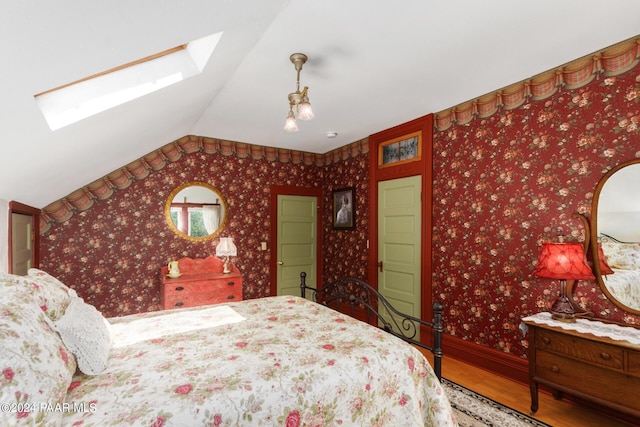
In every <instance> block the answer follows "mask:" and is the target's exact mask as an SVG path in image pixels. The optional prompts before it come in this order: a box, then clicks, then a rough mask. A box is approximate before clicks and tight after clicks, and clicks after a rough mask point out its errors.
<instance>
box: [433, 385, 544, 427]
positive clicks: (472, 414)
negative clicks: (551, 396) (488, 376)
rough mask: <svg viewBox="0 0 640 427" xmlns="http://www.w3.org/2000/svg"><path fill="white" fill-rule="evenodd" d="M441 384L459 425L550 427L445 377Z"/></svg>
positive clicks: (472, 426)
mask: <svg viewBox="0 0 640 427" xmlns="http://www.w3.org/2000/svg"><path fill="white" fill-rule="evenodd" d="M442 385H443V386H444V389H445V392H446V393H447V396H448V397H449V401H450V402H451V406H452V407H453V410H454V412H455V414H456V419H457V420H458V424H459V425H460V427H485V426H494V427H507V426H508V427H531V426H534V427H551V426H550V425H549V424H546V423H543V422H542V421H538V420H536V419H535V418H531V417H530V416H528V415H526V414H523V413H522V412H519V411H516V410H515V409H511V408H509V407H507V406H504V405H502V404H500V403H498V402H496V401H495V400H492V399H489V398H488V397H486V396H483V395H481V394H478V393H475V392H473V391H471V390H469V389H467V388H465V387H462V386H461V385H459V384H456V383H454V382H452V381H449V380H447V379H444V378H443V379H442Z"/></svg>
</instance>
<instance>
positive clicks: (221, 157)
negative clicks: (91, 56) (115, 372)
mask: <svg viewBox="0 0 640 427" xmlns="http://www.w3.org/2000/svg"><path fill="white" fill-rule="evenodd" d="M639 105H640V67H639V66H635V67H631V69H630V70H629V71H627V72H625V73H624V74H620V75H618V76H616V77H611V76H610V77H606V76H604V75H598V76H597V78H595V79H594V80H592V81H591V82H590V83H588V84H586V85H585V86H583V87H581V88H578V89H571V90H569V89H562V90H560V91H558V92H556V93H555V94H553V95H550V96H549V97H548V98H546V99H544V100H533V98H532V97H527V98H525V99H524V102H523V103H522V104H521V105H519V106H514V107H513V108H510V109H506V108H502V109H498V110H497V111H496V112H494V113H493V114H492V115H490V116H489V117H485V118H479V117H476V118H475V119H473V120H468V121H466V123H465V124H452V125H450V126H447V127H446V128H444V130H441V131H435V133H434V136H433V177H434V182H433V212H432V214H433V227H434V228H433V236H434V237H433V248H434V253H433V275H432V278H433V292H434V299H441V300H442V301H443V302H444V303H445V307H446V309H447V311H446V313H445V318H444V322H445V325H446V328H447V332H448V333H449V334H451V335H454V336H456V337H459V338H462V339H464V340H468V341H472V342H475V343H478V344H480V345H483V346H487V347H490V348H494V349H499V350H501V351H504V352H507V353H511V354H514V355H517V356H521V357H524V356H525V352H526V341H525V340H524V337H523V336H522V334H521V333H520V331H519V325H520V319H521V318H522V317H524V316H527V315H529V314H533V313H536V312H538V311H544V310H548V308H549V307H550V305H551V303H552V302H553V300H555V298H556V295H557V291H558V283H557V282H556V281H552V280H548V279H541V278H537V277H534V276H532V271H533V266H534V264H535V262H536V259H537V256H538V251H539V247H540V242H542V241H544V240H550V239H554V238H555V237H556V233H557V230H558V229H561V230H562V232H563V233H564V234H565V235H567V236H568V239H570V240H581V239H582V237H583V236H582V225H581V223H580V222H579V221H578V220H576V219H574V218H572V214H573V213H574V212H576V211H578V212H583V213H587V212H589V210H590V206H591V200H592V197H593V190H594V188H595V186H596V184H597V182H598V180H599V179H600V178H601V177H602V176H603V175H604V174H605V173H606V171H607V170H608V169H609V168H611V167H613V166H615V165H617V164H619V163H621V162H623V161H626V160H629V159H632V158H636V157H640V129H639V128H638V123H639V122H640V107H639ZM194 138H195V139H197V137H194ZM206 142H211V141H209V140H205V143H206ZM189 144H191V145H190V148H189V149H184V147H183V151H182V152H181V154H180V155H177V156H175V157H170V158H169V159H168V161H166V162H165V163H163V164H162V165H161V166H158V167H155V166H153V164H152V165H151V166H152V167H150V168H142V167H141V164H140V163H139V162H138V163H136V164H135V165H133V166H132V167H131V168H128V169H127V170H126V171H124V172H123V171H118V173H117V174H116V175H117V178H119V179H120V178H121V182H122V184H121V185H116V187H117V190H114V189H113V187H112V186H111V184H109V185H108V186H106V187H105V186H104V185H102V184H99V185H96V186H93V185H89V186H88V189H84V190H79V191H78V192H77V193H78V194H77V195H74V197H70V198H69V200H68V201H65V202H64V203H63V202H59V203H58V202H57V203H56V204H54V205H52V206H51V207H50V209H47V208H45V210H44V211H45V213H46V214H47V215H48V216H47V215H45V217H46V218H45V219H46V227H44V228H43V230H44V231H43V238H42V241H41V242H42V243H41V257H42V265H41V267H42V268H43V269H45V270H47V271H49V272H50V273H52V274H54V275H57V276H58V277H60V278H61V279H62V280H63V281H64V282H66V283H68V284H69V285H71V286H73V287H74V288H76V289H77V291H78V293H79V294H80V295H81V296H82V297H84V298H85V299H86V300H87V301H88V302H90V303H92V304H94V305H96V306H97V307H98V308H99V309H100V310H101V311H103V312H104V314H105V315H107V316H115V315H123V314H128V313H134V312H140V311H147V310H156V309H158V308H159V277H158V270H159V268H160V267H161V266H163V265H164V264H165V263H166V262H167V261H168V260H170V259H176V258H179V257H182V256H191V257H204V256H207V255H209V254H212V253H213V250H214V248H213V243H215V242H216V241H217V240H216V239H214V241H213V242H209V243H191V242H188V241H186V240H182V239H180V238H178V237H176V236H174V235H173V234H172V233H170V231H169V229H168V228H167V227H166V225H165V223H164V212H163V209H164V201H165V198H166V197H167V195H168V194H169V192H170V191H171V190H172V189H173V188H175V187H176V186H177V185H179V184H180V183H183V182H185V181H190V180H202V181H207V182H209V183H211V184H212V185H213V186H215V187H217V188H218V189H220V190H221V192H222V193H223V194H224V195H225V196H226V197H227V201H228V204H229V215H230V220H229V222H228V223H227V226H226V229H225V230H224V232H223V233H222V236H232V237H233V238H234V241H235V242H236V243H237V245H238V250H239V252H240V254H241V255H240V256H239V257H238V258H237V260H236V265H237V266H238V267H239V268H240V270H241V271H242V273H243V277H244V283H245V291H244V296H245V298H256V297H261V296H265V295H267V294H268V293H269V261H270V260H269V251H259V250H258V248H259V246H260V242H262V241H267V242H268V241H269V230H270V227H271V221H270V218H269V212H270V207H269V204H270V201H269V186H270V185H294V186H305V187H319V188H322V189H323V206H324V210H323V213H322V215H323V222H324V227H325V228H324V235H323V238H324V241H323V249H324V270H323V277H324V279H325V280H331V279H334V278H336V277H340V276H345V275H351V276H357V277H362V278H365V279H366V278H367V277H366V274H367V263H368V255H367V248H366V243H367V236H368V227H369V224H368V216H367V207H368V193H369V176H368V161H369V156H368V153H367V152H365V151H362V150H361V149H360V148H358V147H364V146H366V145H367V144H361V145H358V146H357V147H356V148H355V150H354V147H353V146H351V147H344V148H343V149H341V150H336V151H335V152H332V153H328V154H326V155H313V156H312V157H313V158H312V159H311V161H302V162H301V161H295V160H294V157H293V156H292V155H291V154H292V153H280V154H278V153H277V152H276V151H275V149H266V148H262V149H261V150H262V151H263V152H264V151H266V152H267V153H270V154H268V155H266V156H263V155H255V156H254V155H253V154H247V153H248V151H247V150H249V151H250V152H251V153H253V150H254V149H258V148H257V147H255V146H248V145H247V144H240V145H236V146H235V149H234V147H233V144H232V145H228V144H227V145H225V146H224V147H223V146H222V145H220V147H219V148H207V146H206V145H205V146H200V147H199V146H197V144H195V145H194V141H192V140H190V141H189ZM236 144H237V143H236ZM214 145H215V144H214ZM216 147H217V146H216ZM240 148H242V149H243V150H240ZM234 150H235V151H234ZM154 159H155V160H157V157H154V158H153V159H151V158H150V159H147V160H148V162H149V163H150V164H151V163H153V162H152V161H151V160H154ZM155 160H154V161H155ZM154 164H155V163H154ZM134 166H135V167H134ZM141 169H142V170H141ZM138 170H141V171H140V172H139V173H138V172H137V171H138ZM131 176H134V177H135V179H132V178H131ZM127 177H128V178H127ZM109 182H110V183H112V182H114V179H112V180H111V181H109ZM347 186H353V187H355V190H356V209H357V215H356V229H355V230H340V231H337V230H333V229H332V227H331V215H332V213H331V192H332V191H333V190H334V189H337V188H342V187H347ZM96 189H103V190H105V189H106V190H107V193H109V194H108V195H107V196H105V197H104V198H103V197H101V194H102V193H100V192H98V191H97V190H96ZM90 193H91V197H89V199H90V201H89V202H87V203H85V202H84V201H82V200H83V198H86V197H88V196H87V195H88V194H90ZM89 206H90V208H89ZM85 207H86V208H85ZM576 295H577V296H579V298H580V303H581V304H584V305H585V306H587V307H588V308H590V309H591V310H593V311H595V312H596V315H597V316H598V317H603V318H608V319H612V320H618V321H619V320H624V321H627V322H631V323H640V321H639V319H638V318H637V317H635V316H629V315H626V314H625V313H623V312H621V311H620V310H618V309H617V308H615V306H613V305H612V304H610V303H609V302H608V301H606V300H605V298H604V296H603V294H602V293H601V292H600V290H599V288H598V287H597V285H596V284H595V282H580V283H579V285H578V286H577V288H576Z"/></svg>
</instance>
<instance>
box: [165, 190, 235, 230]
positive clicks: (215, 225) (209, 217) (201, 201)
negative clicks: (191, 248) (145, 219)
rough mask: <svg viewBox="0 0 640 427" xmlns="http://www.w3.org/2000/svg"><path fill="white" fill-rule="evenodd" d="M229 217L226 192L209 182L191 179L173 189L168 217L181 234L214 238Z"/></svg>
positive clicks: (170, 224) (168, 220) (167, 203)
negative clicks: (223, 192) (224, 194)
mask: <svg viewBox="0 0 640 427" xmlns="http://www.w3.org/2000/svg"><path fill="white" fill-rule="evenodd" d="M226 217H227V204H226V201H225V199H224V197H223V196H222V194H221V193H220V192H219V191H218V190H217V189H216V188H215V187H213V186H211V185H210V184H208V183H206V182H199V181H193V182H187V183H185V184H182V185H180V186H179V187H177V188H176V189H175V190H173V191H172V192H171V194H170V195H169V197H168V198H167V201H166V204H165V219H166V221H167V224H168V225H169V227H170V228H171V229H172V230H173V232H174V233H176V234H177V235H178V236H180V237H182V238H185V239H188V240H191V241H205V240H209V239H212V238H214V237H215V236H217V235H218V234H219V233H220V231H221V230H222V228H223V226H224V223H225V221H226Z"/></svg>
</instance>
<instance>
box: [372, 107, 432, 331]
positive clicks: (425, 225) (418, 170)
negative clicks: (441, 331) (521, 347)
mask: <svg viewBox="0 0 640 427" xmlns="http://www.w3.org/2000/svg"><path fill="white" fill-rule="evenodd" d="M418 131H421V132H422V150H421V156H420V160H417V161H414V162H409V163H402V164H400V165H398V166H385V167H379V166H378V155H379V151H378V147H379V145H380V144H383V143H384V142H386V141H389V140H392V139H394V138H398V137H401V136H403V135H408V134H411V133H413V132H418ZM432 145H433V114H428V115H426V116H423V117H419V118H417V119H414V120H412V121H410V122H407V123H403V124H401V125H398V126H395V127H393V128H390V129H386V130H383V131H381V132H378V133H375V134H373V135H370V136H369V155H370V158H369V177H370V180H371V184H370V186H369V188H370V194H369V273H368V276H369V278H368V281H369V283H370V284H371V285H372V286H373V287H374V288H375V289H378V182H379V181H387V180H392V179H396V178H406V177H409V176H414V175H421V176H422V213H421V221H422V227H421V245H420V250H421V252H422V253H421V264H422V268H421V272H420V276H421V277H420V306H421V309H420V311H421V317H422V319H425V320H427V321H431V319H432V318H433V307H432V304H433V296H432V292H433V290H432V281H431V270H432V255H431V250H432V242H431V236H432V227H433V222H432V218H433V213H432V209H433V201H432V197H431V192H432V188H433V169H432V158H433V154H432Z"/></svg>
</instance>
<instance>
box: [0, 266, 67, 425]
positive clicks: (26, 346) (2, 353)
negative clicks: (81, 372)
mask: <svg viewBox="0 0 640 427" xmlns="http://www.w3.org/2000/svg"><path fill="white" fill-rule="evenodd" d="M47 320H49V318H48V317H47V316H46V315H45V314H44V312H43V311H42V310H41V309H40V306H39V304H38V303H37V302H36V299H34V298H33V295H32V294H31V292H30V288H29V287H28V286H26V284H25V281H24V277H22V276H14V275H10V274H6V273H0V349H1V350H0V402H1V403H3V404H9V405H12V404H13V405H17V404H22V405H25V404H29V405H36V408H35V409H37V408H38V407H39V405H44V404H51V405H54V406H55V405H57V404H61V403H63V402H64V398H65V396H66V392H67V389H68V388H69V385H70V384H71V379H72V377H73V374H74V373H75V371H76V362H75V359H74V358H73V355H72V354H71V352H70V351H69V350H68V349H67V348H66V347H65V345H64V344H63V342H62V340H61V339H60V337H59V335H58V334H57V333H56V332H54V331H53V330H52V329H51V328H50V327H49V326H48V324H47ZM27 407H29V406H27ZM14 408H16V409H17V407H15V406H14ZM31 408H33V406H31ZM9 409H11V407H9ZM20 409H23V408H22V407H21V408H20ZM61 419H62V413H61V412H59V411H58V412H55V411H46V410H40V411H23V412H21V413H17V412H15V411H6V410H3V411H0V425H3V426H4V425H60V422H61Z"/></svg>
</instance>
